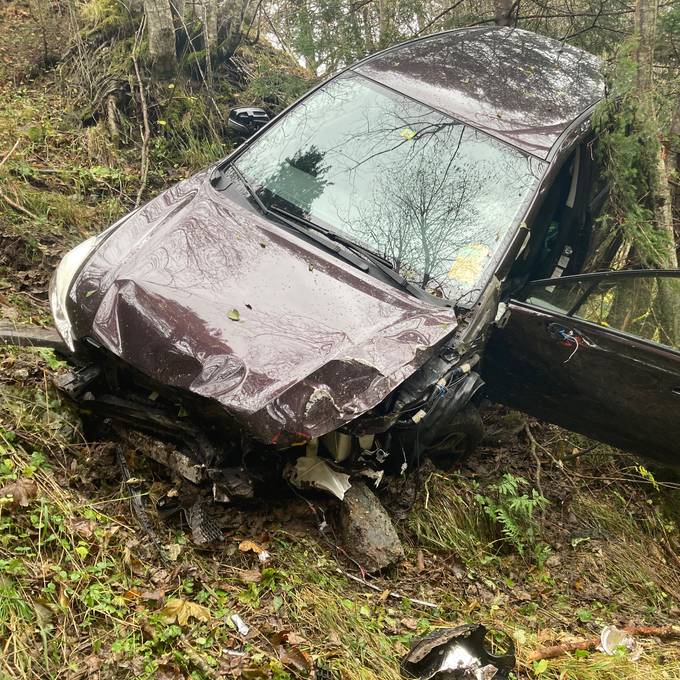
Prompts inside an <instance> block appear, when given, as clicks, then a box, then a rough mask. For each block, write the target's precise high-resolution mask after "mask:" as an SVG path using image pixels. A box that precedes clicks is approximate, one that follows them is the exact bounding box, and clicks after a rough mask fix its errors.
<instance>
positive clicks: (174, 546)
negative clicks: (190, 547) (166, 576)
mask: <svg viewBox="0 0 680 680" xmlns="http://www.w3.org/2000/svg"><path fill="white" fill-rule="evenodd" d="M165 552H166V553H167V555H168V559H169V560H170V561H171V562H177V559H178V558H179V556H180V554H181V552H182V546H181V545H180V544H179V543H170V544H168V545H166V546H165Z"/></svg>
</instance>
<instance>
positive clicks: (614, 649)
mask: <svg viewBox="0 0 680 680" xmlns="http://www.w3.org/2000/svg"><path fill="white" fill-rule="evenodd" d="M600 648H601V649H602V651H603V652H604V653H605V654H609V656H614V655H615V654H618V653H620V652H621V651H622V650H623V651H627V652H628V658H629V659H630V660H631V661H637V660H638V659H639V658H640V655H641V654H642V646H641V645H640V643H639V642H638V641H637V640H636V639H635V638H634V637H633V636H632V635H630V634H629V633H626V631H625V630H620V629H619V628H617V627H616V626H605V627H604V628H603V629H602V633H600Z"/></svg>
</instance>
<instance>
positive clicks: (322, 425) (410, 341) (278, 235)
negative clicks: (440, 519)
mask: <svg viewBox="0 0 680 680" xmlns="http://www.w3.org/2000/svg"><path fill="white" fill-rule="evenodd" d="M207 178H208V172H203V173H200V174H199V175H196V176H194V177H193V178H191V179H189V180H186V181H185V182H182V183H180V184H178V185H176V186H175V187H173V188H172V189H169V190H168V191H166V192H164V193H163V194H161V195H160V196H158V197H157V198H155V199H154V200H152V201H151V202H150V203H148V204H147V205H146V206H145V207H144V208H142V209H141V210H140V211H138V212H137V213H135V214H133V216H132V217H130V218H129V219H128V220H127V221H126V222H124V223H123V224H122V225H121V226H120V227H118V229H117V230H116V231H115V232H113V233H112V234H111V235H110V236H109V237H108V238H107V239H106V240H105V241H104V242H103V243H102V244H101V245H100V246H99V248H98V249H97V251H96V252H95V253H94V255H93V256H92V257H91V258H90V260H89V261H88V262H87V264H86V265H85V267H84V268H83V270H82V271H81V272H80V274H79V276H78V277H77V279H76V281H75V282H74V284H73V286H72V288H71V291H70V295H69V297H70V300H69V313H70V316H71V319H72V320H73V322H74V328H75V330H76V334H77V335H78V337H83V336H86V335H87V336H89V337H91V338H93V339H94V340H96V341H97V342H98V343H100V344H101V345H103V346H104V347H105V348H107V349H108V350H109V351H110V352H112V353H113V354H115V355H116V356H118V357H120V358H122V359H123V360H124V361H125V362H127V363H128V364H130V365H132V366H134V367H135V368H136V369H138V370H140V371H142V372H143V373H144V374H146V375H148V376H149V377H151V378H152V379H154V380H157V381H159V382H160V383H163V384H166V385H171V386H175V387H179V388H183V389H186V390H189V391H191V392H193V393H195V394H198V395H201V396H203V397H208V398H211V399H214V400H216V401H217V402H219V403H220V404H221V405H222V406H223V408H224V409H225V410H226V411H227V412H228V413H229V414H230V415H231V416H232V417H233V418H234V419H235V420H236V422H237V423H238V424H239V425H240V426H241V427H244V428H245V429H246V430H247V431H248V432H249V433H250V435H251V436H254V437H255V438H257V439H259V440H260V441H263V442H266V443H277V444H284V445H285V444H288V443H293V442H299V441H301V440H304V439H307V438H310V437H316V436H321V435H323V434H325V433H327V432H330V431H332V430H334V429H337V428H338V427H340V426H341V425H343V424H345V423H347V422H349V421H350V420H352V419H354V418H356V417H357V416H359V415H360V414H362V413H364V412H365V411H367V410H369V409H370V408H372V407H373V406H375V405H376V404H378V403H379V402H380V401H382V400H383V399H384V398H385V397H386V396H387V395H388V394H389V393H390V392H391V391H392V390H393V389H394V388H395V387H397V386H398V385H399V384H400V383H401V382H403V381H404V380H405V379H406V378H407V377H408V376H409V375H411V374H412V373H413V372H414V371H415V370H416V369H417V368H418V367H419V366H421V365H422V364H423V363H424V362H425V360H426V359H427V358H428V357H429V356H430V355H431V354H432V351H433V348H434V347H435V346H436V345H438V344H439V343H440V341H442V340H443V339H444V338H446V337H447V336H449V335H450V334H451V332H452V331H453V329H454V328H455V327H456V317H455V313H454V312H453V310H452V309H449V308H445V307H440V306H437V305H435V304H428V303H427V302H423V301H422V300H417V299H416V298H413V297H411V296H408V295H407V294H405V293H402V292H401V291H399V290H397V289H395V288H393V287H391V286H389V285H388V284H384V283H382V282H381V281H378V280H377V279H375V278H374V277H372V276H370V275H368V274H364V273H363V272H361V271H360V270H358V269H356V268H354V267H352V266H351V265H349V264H346V263H345V262H343V261H342V260H340V259H338V258H336V257H334V256H333V255H332V254H327V253H326V252H324V251H322V250H319V249H318V248H316V247H315V246H313V245H311V244H308V243H307V242H305V241H304V240H302V239H301V238H298V237H296V236H295V235H294V234H290V233H288V232H287V231H286V230H284V229H283V228H281V227H279V226H277V225H276V224H271V223H270V222H268V221H267V220H266V219H265V218H261V217H260V216H258V215H257V214H256V213H254V212H252V211H251V210H248V209H247V208H244V207H243V206H242V205H240V204H239V203H237V202H234V201H233V200H230V198H229V196H228V194H227V193H226V192H219V193H218V192H216V191H215V190H214V189H213V188H212V187H211V186H210V184H209V182H208V181H207Z"/></svg>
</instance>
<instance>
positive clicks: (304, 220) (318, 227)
mask: <svg viewBox="0 0 680 680" xmlns="http://www.w3.org/2000/svg"><path fill="white" fill-rule="evenodd" d="M269 210H270V211H271V212H274V213H276V214H277V215H282V216H283V217H286V218H288V219H291V220H295V221H296V222H300V224H303V225H305V226H306V227H309V228H310V229H314V230H315V231H318V232H321V233H322V234H323V235H324V236H325V237H326V238H329V239H330V240H331V241H337V242H338V243H342V245H344V246H347V247H348V248H350V249H351V250H353V251H355V252H358V253H363V254H365V255H367V256H369V257H370V258H371V260H372V261H373V262H375V261H378V262H380V263H381V264H383V265H385V267H389V268H390V269H394V266H393V264H392V262H391V261H390V260H388V259H387V258H386V257H385V256H384V255H380V254H379V253H376V252H375V250H371V249H370V248H367V247H366V246H362V245H361V244H360V243H355V242H354V241H352V240H350V239H348V238H347V237H345V236H342V234H338V233H337V232H335V231H333V230H332V229H328V228H326V227H324V226H323V225H322V224H318V223H317V222H314V221H313V220H310V219H309V218H308V217H303V216H302V215H296V214H295V213H291V212H289V211H288V210H284V209H283V208H280V207H279V206H277V205H272V206H270V207H269Z"/></svg>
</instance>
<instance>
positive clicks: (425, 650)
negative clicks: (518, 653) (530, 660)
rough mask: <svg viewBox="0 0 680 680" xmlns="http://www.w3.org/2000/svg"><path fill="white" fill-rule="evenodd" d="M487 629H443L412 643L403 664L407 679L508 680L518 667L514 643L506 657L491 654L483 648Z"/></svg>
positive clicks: (478, 627)
mask: <svg viewBox="0 0 680 680" xmlns="http://www.w3.org/2000/svg"><path fill="white" fill-rule="evenodd" d="M485 637H486V627H485V626H483V625H481V624H478V625H463V626H457V627H455V628H440V629H439V630H435V631H433V632H431V633H429V634H428V635H425V636H424V637H421V638H417V639H416V640H414V641H413V643H412V644H411V650H410V651H409V652H408V654H406V656H405V657H404V658H403V659H402V662H401V674H402V677H404V678H417V680H431V679H432V678H434V679H436V680H445V679H446V680H491V679H492V678H493V679H494V680H507V678H508V677H509V674H510V673H511V672H512V670H513V669H514V668H515V653H514V645H513V644H512V640H509V645H510V647H509V649H508V650H507V652H506V653H505V654H501V655H494V654H490V653H489V652H488V651H487V649H486V647H485V646H484V639H485Z"/></svg>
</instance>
